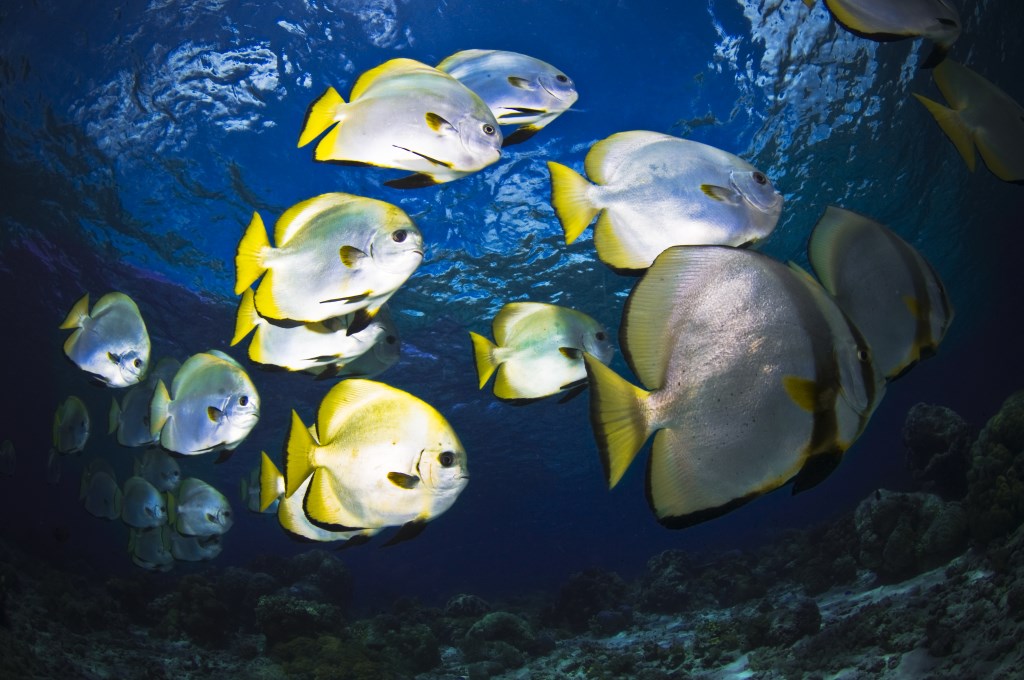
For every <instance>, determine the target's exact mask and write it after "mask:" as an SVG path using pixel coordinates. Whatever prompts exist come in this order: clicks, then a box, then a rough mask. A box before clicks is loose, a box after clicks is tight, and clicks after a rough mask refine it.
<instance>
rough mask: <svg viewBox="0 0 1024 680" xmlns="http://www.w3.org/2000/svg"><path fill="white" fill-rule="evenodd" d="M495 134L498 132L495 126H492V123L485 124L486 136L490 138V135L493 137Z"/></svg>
mask: <svg viewBox="0 0 1024 680" xmlns="http://www.w3.org/2000/svg"><path fill="white" fill-rule="evenodd" d="M495 132H497V131H496V130H495V129H494V126H493V125H491V124H490V123H484V134H485V135H488V136H490V135H493V134H494V133H495Z"/></svg>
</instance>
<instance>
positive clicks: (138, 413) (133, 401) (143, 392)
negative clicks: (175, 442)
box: [107, 358, 181, 447]
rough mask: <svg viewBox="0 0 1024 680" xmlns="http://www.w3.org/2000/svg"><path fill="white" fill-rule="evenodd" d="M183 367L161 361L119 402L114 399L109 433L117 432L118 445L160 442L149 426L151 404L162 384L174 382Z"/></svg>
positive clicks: (170, 360)
mask: <svg viewBox="0 0 1024 680" xmlns="http://www.w3.org/2000/svg"><path fill="white" fill-rule="evenodd" d="M179 368H181V362H179V361H178V360H176V359H167V358H165V359H161V360H160V361H159V362H158V363H157V364H156V366H155V367H154V368H153V370H151V371H150V372H149V375H147V376H146V379H145V380H144V381H143V382H141V383H139V384H138V385H133V386H132V387H131V388H129V390H128V392H127V393H126V394H125V395H124V398H123V399H122V400H121V402H120V403H119V402H118V401H117V398H116V397H115V398H114V399H112V400H111V404H110V416H109V418H108V421H107V422H108V425H109V432H110V433H111V434H113V433H115V432H116V433H117V443H118V444H120V445H122V446H133V447H134V446H146V445H148V444H153V443H156V442H157V441H159V437H158V436H157V435H154V434H153V432H152V428H151V427H150V425H149V405H150V402H151V401H152V400H153V391H154V390H155V389H156V384H157V382H158V381H160V380H163V381H164V382H165V383H170V382H171V381H172V380H173V379H174V374H175V373H177V372H178V369H179Z"/></svg>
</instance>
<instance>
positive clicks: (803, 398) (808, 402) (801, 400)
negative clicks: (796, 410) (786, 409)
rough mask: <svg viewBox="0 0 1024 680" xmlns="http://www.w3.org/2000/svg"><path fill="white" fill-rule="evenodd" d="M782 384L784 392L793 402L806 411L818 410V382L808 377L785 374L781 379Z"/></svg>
mask: <svg viewBox="0 0 1024 680" xmlns="http://www.w3.org/2000/svg"><path fill="white" fill-rule="evenodd" d="M782 385H783V387H784V388H785V390H786V394H788V395H789V398H790V399H792V400H793V403H794V404H796V405H797V406H799V407H800V408H802V409H803V410H805V411H807V412H808V413H815V412H817V410H818V383H816V382H815V381H813V380H810V379H808V378H801V377H799V376H796V375H787V376H786V377H784V378H783V379H782Z"/></svg>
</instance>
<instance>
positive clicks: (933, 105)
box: [914, 93, 976, 172]
mask: <svg viewBox="0 0 1024 680" xmlns="http://www.w3.org/2000/svg"><path fill="white" fill-rule="evenodd" d="M914 96H915V97H917V101H919V102H921V103H922V104H924V106H925V108H926V109H928V112H929V113H931V114H932V116H934V117H935V122H937V123H938V124H939V127H940V128H942V131H943V132H945V133H946V136H947V137H949V139H950V141H951V142H953V146H955V147H956V150H957V151H959V152H960V156H961V157H962V158H963V159H964V163H966V164H967V169H968V170H970V171H971V172H974V167H975V160H976V159H975V155H974V140H973V139H972V137H971V131H970V129H969V128H968V127H967V126H966V125H965V124H964V120H963V118H961V117H960V114H959V113H958V112H956V111H954V110H953V109H951V108H949V107H947V106H943V105H942V104H939V103H938V102H933V101H932V100H931V99H928V98H927V97H922V96H921V95H919V94H916V93H915V94H914Z"/></svg>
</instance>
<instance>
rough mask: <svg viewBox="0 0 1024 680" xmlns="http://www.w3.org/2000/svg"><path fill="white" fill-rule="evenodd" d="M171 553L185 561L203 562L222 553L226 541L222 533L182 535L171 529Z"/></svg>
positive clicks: (177, 558)
mask: <svg viewBox="0 0 1024 680" xmlns="http://www.w3.org/2000/svg"><path fill="white" fill-rule="evenodd" d="M169 533H170V536H171V555H173V556H174V559H176V560H181V561H183V562H201V561H203V560H212V559H213V558H214V557H216V556H217V555H220V552H221V550H222V549H223V548H224V542H223V540H222V538H221V535H220V534H212V535H210V536H182V535H181V534H179V533H178V532H177V531H170V532H169Z"/></svg>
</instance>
